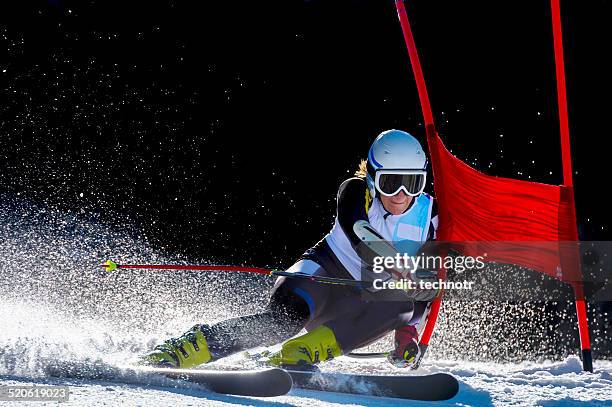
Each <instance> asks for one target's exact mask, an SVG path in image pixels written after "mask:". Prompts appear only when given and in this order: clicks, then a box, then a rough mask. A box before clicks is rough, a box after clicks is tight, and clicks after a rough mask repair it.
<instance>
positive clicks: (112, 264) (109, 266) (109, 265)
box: [102, 260, 119, 273]
mask: <svg viewBox="0 0 612 407" xmlns="http://www.w3.org/2000/svg"><path fill="white" fill-rule="evenodd" d="M102 267H104V269H105V270H106V271H108V272H109V273H110V272H111V271H113V270H116V269H117V268H118V267H119V266H118V265H117V263H115V262H113V261H112V260H106V262H105V263H104V264H103V265H102Z"/></svg>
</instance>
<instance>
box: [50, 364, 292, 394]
mask: <svg viewBox="0 0 612 407" xmlns="http://www.w3.org/2000/svg"><path fill="white" fill-rule="evenodd" d="M45 372H46V374H47V375H48V376H50V377H58V378H71V379H84V380H104V381H111V382H121V383H129V384H136V385H145V386H147V385H159V380H155V377H162V376H163V377H166V378H169V379H177V380H182V381H185V382H189V383H197V384H199V385H201V386H203V387H205V388H206V389H207V390H210V391H211V392H214V393H223V394H231V395H235V396H252V397H275V396H282V395H284V394H287V393H288V392H289V391H290V390H291V387H292V385H293V382H292V379H291V376H290V375H289V373H287V372H286V371H285V370H283V369H279V368H267V369H258V370H216V369H174V368H163V367H150V366H133V365H132V366H123V367H121V366H113V365H109V364H106V363H103V362H101V361H83V362H77V363H73V362H55V363H53V364H50V365H48V366H46V368H45Z"/></svg>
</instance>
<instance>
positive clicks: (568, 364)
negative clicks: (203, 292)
mask: <svg viewBox="0 0 612 407" xmlns="http://www.w3.org/2000/svg"><path fill="white" fill-rule="evenodd" d="M381 364H382V366H381ZM333 365H334V366H333V367H332V366H328V367H327V368H333V370H337V369H341V370H344V371H362V372H363V371H367V372H372V371H373V370H379V368H381V367H382V370H383V371H386V373H391V372H393V373H395V374H404V373H405V372H403V371H399V370H397V369H395V368H393V367H391V366H389V367H387V366H386V365H385V364H384V363H382V361H378V362H373V361H368V362H367V363H364V362H363V361H354V360H351V359H348V358H339V359H338V360H336V361H334V362H333ZM326 370H327V369H326ZM438 371H441V372H450V373H452V374H454V375H455V376H456V377H457V378H458V379H459V381H460V390H459V394H458V395H457V396H456V397H454V398H453V399H451V400H448V401H444V402H436V403H428V402H415V401H404V400H397V399H390V398H381V397H370V396H354V395H346V394H340V393H324V392H317V391H308V390H300V389H295V390H293V391H291V393H289V394H288V395H286V396H281V397H274V398H252V397H237V396H227V395H221V394H214V393H210V392H207V391H206V390H205V389H202V388H201V387H199V386H198V385H186V384H183V383H178V382H176V381H173V380H166V379H164V380H165V381H166V383H161V381H160V384H148V385H137V384H123V383H117V382H113V381H99V380H74V379H50V378H30V379H28V378H17V377H12V376H1V378H0V385H10V384H20V385H30V384H64V385H69V386H70V391H71V394H70V401H69V402H67V403H62V405H66V406H70V405H74V406H84V405H86V406H89V405H91V406H93V405H111V406H117V405H125V406H169V405H181V406H188V405H206V406H209V405H210V406H226V405H248V406H278V407H281V406H287V405H295V406H305V407H306V406H308V407H313V406H353V405H354V406H384V405H417V406H418V405H428V404H435V405H441V406H487V405H496V406H497V405H515V406H534V405H538V406H557V405H560V406H610V405H612V363H611V362H600V363H597V364H596V372H595V373H593V374H589V373H584V372H582V371H581V365H580V360H579V359H578V358H576V357H571V358H568V359H566V360H564V361H561V362H550V363H545V364H535V363H522V364H495V363H470V362H453V361H428V362H427V363H426V366H425V367H424V368H421V369H419V371H418V373H432V372H438ZM51 404H53V403H37V404H36V405H51Z"/></svg>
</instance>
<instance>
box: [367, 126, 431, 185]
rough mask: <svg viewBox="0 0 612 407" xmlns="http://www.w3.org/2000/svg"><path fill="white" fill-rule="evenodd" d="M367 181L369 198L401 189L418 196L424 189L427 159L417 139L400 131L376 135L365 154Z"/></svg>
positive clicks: (388, 131)
mask: <svg viewBox="0 0 612 407" xmlns="http://www.w3.org/2000/svg"><path fill="white" fill-rule="evenodd" d="M367 169H368V171H367V175H366V182H367V184H368V188H369V189H370V194H371V196H372V197H375V196H376V193H377V192H378V193H380V194H382V195H386V196H392V195H395V194H397V193H398V192H399V191H400V190H403V191H404V192H405V193H406V194H408V195H411V196H417V195H419V194H420V193H422V192H423V189H424V188H425V179H426V175H427V170H426V169H427V156H426V155H425V152H424V151H423V147H421V144H420V143H419V142H418V140H417V139H416V138H414V137H413V136H411V135H410V134H408V133H406V132H405V131H402V130H387V131H384V132H382V133H380V134H379V135H378V137H376V140H374V142H373V143H372V146H371V147H370V151H369V152H368V162H367Z"/></svg>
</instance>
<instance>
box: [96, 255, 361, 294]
mask: <svg viewBox="0 0 612 407" xmlns="http://www.w3.org/2000/svg"><path fill="white" fill-rule="evenodd" d="M101 267H104V269H105V270H106V271H108V272H111V271H114V270H117V269H140V270H190V271H229V272H231V271H234V272H238V273H256V274H262V275H267V276H273V277H288V278H302V279H305V280H309V281H313V282H317V283H323V284H337V285H345V286H353V287H370V286H371V283H370V282H366V281H359V280H349V279H346V278H335V277H325V276H313V275H309V274H304V273H289V272H287V271H282V270H269V269H264V268H260V267H244V266H227V265H218V264H211V265H184V264H118V263H115V262H114V261H112V260H107V261H106V262H105V263H104V264H102V266H101Z"/></svg>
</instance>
